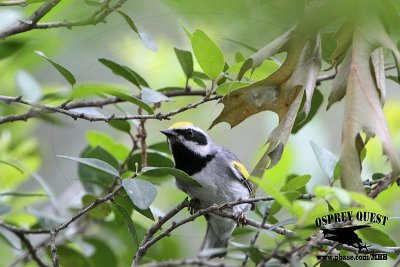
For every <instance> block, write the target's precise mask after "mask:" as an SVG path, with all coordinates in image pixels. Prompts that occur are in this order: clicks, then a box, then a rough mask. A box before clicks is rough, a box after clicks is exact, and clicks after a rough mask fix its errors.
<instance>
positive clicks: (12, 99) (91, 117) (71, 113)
mask: <svg viewBox="0 0 400 267" xmlns="http://www.w3.org/2000/svg"><path fill="white" fill-rule="evenodd" d="M219 98H221V97H220V96H213V97H210V98H207V97H205V98H203V99H201V100H199V101H197V102H194V103H192V104H189V105H187V106H185V107H182V108H179V109H177V110H174V111H170V112H167V113H158V114H155V115H122V116H116V115H115V114H112V115H109V116H102V115H91V114H87V113H84V112H77V111H73V110H69V109H68V105H67V106H65V107H64V108H60V107H58V106H50V105H45V104H38V103H33V102H30V101H28V100H24V99H22V97H20V96H18V97H11V96H2V95H0V101H3V102H5V103H8V104H10V103H20V104H23V105H27V106H31V107H33V108H37V109H40V110H42V111H45V112H54V113H60V114H64V115H66V116H69V117H71V118H73V119H74V120H77V119H83V120H88V121H91V122H94V121H106V122H109V121H111V120H135V119H157V120H168V119H169V118H170V117H171V116H174V115H176V114H178V113H181V112H184V111H186V110H189V109H193V108H196V107H197V106H199V105H201V104H203V103H206V102H209V101H213V100H217V99H219ZM35 115H37V114H23V115H21V116H20V117H18V116H13V118H12V119H10V118H9V117H7V116H4V117H0V124H3V123H7V122H14V121H18V120H27V119H29V118H32V117H35Z"/></svg>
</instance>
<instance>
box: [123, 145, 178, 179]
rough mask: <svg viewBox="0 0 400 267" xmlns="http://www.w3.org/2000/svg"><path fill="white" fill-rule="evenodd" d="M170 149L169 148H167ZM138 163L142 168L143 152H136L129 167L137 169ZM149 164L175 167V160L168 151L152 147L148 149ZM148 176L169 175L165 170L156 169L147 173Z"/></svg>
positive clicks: (129, 161)
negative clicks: (156, 149)
mask: <svg viewBox="0 0 400 267" xmlns="http://www.w3.org/2000/svg"><path fill="white" fill-rule="evenodd" d="M167 149H168V148H167ZM136 164H138V168H139V170H140V169H142V153H141V152H137V153H134V154H133V155H132V156H131V157H130V158H129V160H128V169H129V170H131V171H133V172H134V171H136V166H135V165H136ZM147 164H148V165H149V166H153V167H171V168H172V167H174V161H173V160H172V159H171V157H170V156H169V154H168V153H165V152H160V151H155V150H152V149H151V148H150V147H149V149H148V150H147ZM146 175H147V176H155V177H159V176H165V175H168V174H166V173H165V172H163V171H158V170H154V171H152V172H149V173H146Z"/></svg>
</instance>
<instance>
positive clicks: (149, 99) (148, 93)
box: [141, 87, 174, 104]
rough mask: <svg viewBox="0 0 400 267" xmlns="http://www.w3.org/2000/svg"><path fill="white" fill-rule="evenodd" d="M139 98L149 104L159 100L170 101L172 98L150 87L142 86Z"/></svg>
mask: <svg viewBox="0 0 400 267" xmlns="http://www.w3.org/2000/svg"><path fill="white" fill-rule="evenodd" d="M141 98H142V100H143V101H144V102H146V103H149V104H154V103H160V102H170V101H174V100H173V99H171V98H169V97H167V96H165V95H164V94H162V93H160V92H157V91H154V90H151V89H150V88H147V87H144V88H142V94H141Z"/></svg>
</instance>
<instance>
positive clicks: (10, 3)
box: [0, 0, 28, 6]
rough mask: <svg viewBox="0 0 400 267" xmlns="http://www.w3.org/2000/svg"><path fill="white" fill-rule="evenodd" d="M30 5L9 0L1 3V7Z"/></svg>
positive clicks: (21, 0)
mask: <svg viewBox="0 0 400 267" xmlns="http://www.w3.org/2000/svg"><path fill="white" fill-rule="evenodd" d="M27 4H28V3H27V2H26V1H25V0H9V1H3V2H0V6H26V5H27Z"/></svg>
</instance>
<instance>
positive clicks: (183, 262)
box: [141, 259, 237, 267]
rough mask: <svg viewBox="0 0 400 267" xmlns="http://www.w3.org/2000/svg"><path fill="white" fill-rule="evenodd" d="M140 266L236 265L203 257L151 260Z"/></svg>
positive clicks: (208, 266)
mask: <svg viewBox="0 0 400 267" xmlns="http://www.w3.org/2000/svg"><path fill="white" fill-rule="evenodd" d="M141 266H142V267H172V266H207V267H231V266H232V267H234V266H237V265H234V264H226V263H220V262H212V261H207V260H205V259H182V260H171V261H164V262H153V263H148V264H144V265H141Z"/></svg>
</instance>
